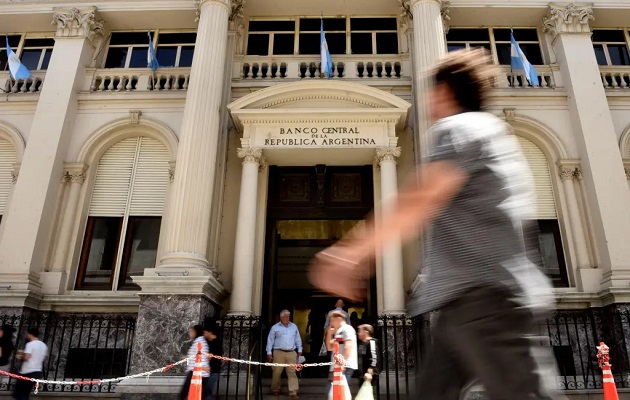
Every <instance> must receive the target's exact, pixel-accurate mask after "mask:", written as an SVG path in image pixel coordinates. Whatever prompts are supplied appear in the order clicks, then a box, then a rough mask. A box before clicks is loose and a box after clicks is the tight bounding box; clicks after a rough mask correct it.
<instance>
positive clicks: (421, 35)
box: [402, 0, 450, 160]
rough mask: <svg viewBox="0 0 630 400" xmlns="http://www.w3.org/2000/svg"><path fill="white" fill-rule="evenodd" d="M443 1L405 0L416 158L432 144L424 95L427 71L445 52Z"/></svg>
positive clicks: (425, 152) (426, 151)
mask: <svg viewBox="0 0 630 400" xmlns="http://www.w3.org/2000/svg"><path fill="white" fill-rule="evenodd" d="M449 5H450V3H449V2H448V1H442V0H404V1H403V3H402V7H403V9H405V7H408V12H409V16H410V18H411V19H412V20H413V40H412V42H413V43H412V50H411V52H412V54H411V55H412V60H413V81H414V83H415V88H414V89H415V90H414V92H415V100H416V149H415V150H416V159H418V160H419V157H424V156H426V155H427V154H428V151H429V148H430V146H431V143H430V141H429V137H428V135H427V130H428V128H429V127H430V126H431V122H432V121H431V120H430V117H429V107H428V104H427V102H426V94H427V90H428V89H429V84H430V82H429V80H428V77H427V74H426V73H427V71H428V69H429V68H431V67H432V66H434V65H435V63H436V62H437V61H438V60H439V59H440V58H441V57H443V56H444V55H445V54H446V35H445V31H446V30H447V29H448V25H447V22H448V19H449V18H448V7H449Z"/></svg>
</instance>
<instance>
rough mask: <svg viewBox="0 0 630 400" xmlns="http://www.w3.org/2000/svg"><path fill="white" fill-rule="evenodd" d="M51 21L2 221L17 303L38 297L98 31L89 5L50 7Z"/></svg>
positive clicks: (2, 254)
mask: <svg viewBox="0 0 630 400" xmlns="http://www.w3.org/2000/svg"><path fill="white" fill-rule="evenodd" d="M53 23H54V24H56V26H57V31H56V33H55V45H54V47H53V52H52V56H51V59H50V64H49V65H48V70H47V71H46V79H45V80H44V84H43V86H42V90H41V92H40V94H39V100H38V102H37V108H36V111H35V114H34V118H33V121H32V124H31V131H30V133H29V136H28V137H29V140H28V146H26V150H25V152H24V157H23V159H22V164H21V167H20V179H19V180H18V181H17V183H16V185H15V190H14V192H13V194H12V199H11V203H10V204H9V207H8V210H7V213H6V218H5V219H3V220H2V224H3V225H5V226H4V232H3V238H2V242H0V280H2V281H3V282H5V283H7V284H8V285H9V286H11V289H9V290H8V293H5V295H8V296H7V297H6V298H5V299H7V300H6V301H7V303H10V305H12V306H18V307H21V306H27V307H37V303H38V301H39V299H40V295H41V294H40V293H41V284H40V282H39V275H40V274H41V272H42V270H43V269H44V266H45V265H46V263H47V261H48V260H47V251H46V247H47V246H48V244H49V241H50V240H51V231H52V224H53V223H54V217H55V216H54V214H55V213H54V212H51V210H56V209H57V201H58V197H59V196H58V194H59V190H60V189H61V185H60V182H61V181H62V176H63V161H64V160H63V159H64V156H65V155H66V150H67V148H68V144H69V141H70V139H71V136H72V128H73V126H74V120H75V114H76V109H77V106H78V105H77V94H78V93H79V92H80V91H81V89H82V85H83V83H84V82H85V79H84V76H85V68H86V67H87V66H89V65H90V63H91V61H92V56H93V54H94V51H95V48H96V47H97V45H98V44H99V42H100V39H101V38H102V31H103V22H102V21H99V20H97V18H96V8H95V7H89V8H81V9H77V8H72V9H68V8H58V9H55V13H54V16H53ZM2 274H8V275H7V276H2Z"/></svg>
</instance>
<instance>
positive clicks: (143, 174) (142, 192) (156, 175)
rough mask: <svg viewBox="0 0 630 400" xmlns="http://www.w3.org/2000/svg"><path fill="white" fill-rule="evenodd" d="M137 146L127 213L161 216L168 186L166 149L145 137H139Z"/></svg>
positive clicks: (157, 142) (167, 155) (167, 156)
mask: <svg viewBox="0 0 630 400" xmlns="http://www.w3.org/2000/svg"><path fill="white" fill-rule="evenodd" d="M139 146H140V149H139V151H138V158H137V161H136V171H135V174H134V179H133V186H132V188H131V204H130V207H129V215H144V216H161V215H162V211H163V210H164V197H165V196H166V187H167V186H168V162H169V154H168V150H167V149H166V147H164V145H163V144H162V143H160V142H159V141H157V140H155V139H152V138H147V137H143V138H141V139H140V143H139Z"/></svg>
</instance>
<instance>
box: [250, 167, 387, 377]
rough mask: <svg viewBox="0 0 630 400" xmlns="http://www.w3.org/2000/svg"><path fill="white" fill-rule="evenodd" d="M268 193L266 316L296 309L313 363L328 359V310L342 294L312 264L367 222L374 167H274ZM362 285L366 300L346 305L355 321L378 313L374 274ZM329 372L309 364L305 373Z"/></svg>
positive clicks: (274, 318)
mask: <svg viewBox="0 0 630 400" xmlns="http://www.w3.org/2000/svg"><path fill="white" fill-rule="evenodd" d="M268 193H269V199H268V203H267V204H268V206H267V240H266V257H265V263H266V265H265V278H264V279H265V289H264V291H263V299H264V302H263V310H262V311H263V313H262V317H263V320H266V321H267V322H268V323H267V324H266V325H267V326H270V325H271V324H273V323H275V322H277V320H278V313H279V312H280V311H281V310H283V309H288V310H289V311H291V313H292V320H293V322H294V323H295V324H297V325H298V327H299V329H300V333H301V336H302V341H303V344H304V352H305V356H306V358H307V362H318V361H322V360H323V359H324V358H323V357H319V356H318V354H319V351H320V348H321V345H322V343H323V327H324V323H325V319H326V313H327V312H328V311H330V310H331V309H333V308H334V304H335V302H336V300H337V299H336V298H334V297H330V296H328V295H327V294H326V293H323V292H320V291H318V290H317V289H315V288H314V287H313V286H312V285H311V284H310V282H309V280H308V276H307V269H308V265H309V263H310V261H311V259H312V257H313V256H314V255H315V254H316V253H317V252H319V251H321V250H323V249H325V248H326V247H328V246H330V245H332V244H333V243H335V242H336V241H337V240H339V239H340V238H341V237H342V236H343V235H344V234H345V233H346V232H348V231H349V230H350V229H352V228H353V227H354V226H356V225H357V224H360V223H362V221H363V219H364V218H365V215H366V214H367V213H369V212H370V211H371V209H372V208H373V204H374V201H373V177H372V166H359V167H334V166H324V165H318V166H314V167H271V168H270V172H269V192H268ZM362 289H363V292H364V299H363V300H362V301H360V302H356V303H347V304H346V311H348V312H349V314H350V315H352V317H353V318H352V319H353V322H354V324H355V325H356V324H358V323H359V322H360V321H361V320H369V319H370V316H375V315H376V290H375V281H374V279H372V280H369V281H366V282H365V283H364V286H363V287H362ZM355 313H356V314H355ZM264 339H265V340H266V337H265V338H264ZM326 373H327V371H326V370H325V369H320V368H316V369H305V370H304V371H303V372H302V377H307V376H326Z"/></svg>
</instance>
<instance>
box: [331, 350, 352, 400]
mask: <svg viewBox="0 0 630 400" xmlns="http://www.w3.org/2000/svg"><path fill="white" fill-rule="evenodd" d="M334 354H335V356H334V360H335V368H334V369H333V382H332V400H351V399H352V395H351V394H350V387H349V386H348V381H346V377H345V376H344V374H343V371H342V370H341V364H339V363H337V360H338V357H339V343H337V342H335V345H334Z"/></svg>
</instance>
